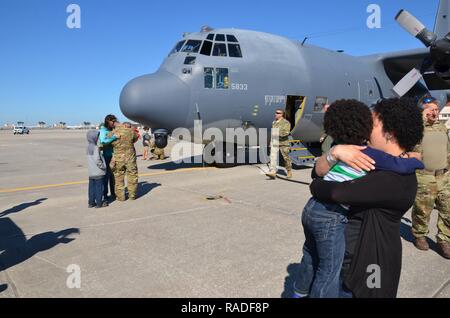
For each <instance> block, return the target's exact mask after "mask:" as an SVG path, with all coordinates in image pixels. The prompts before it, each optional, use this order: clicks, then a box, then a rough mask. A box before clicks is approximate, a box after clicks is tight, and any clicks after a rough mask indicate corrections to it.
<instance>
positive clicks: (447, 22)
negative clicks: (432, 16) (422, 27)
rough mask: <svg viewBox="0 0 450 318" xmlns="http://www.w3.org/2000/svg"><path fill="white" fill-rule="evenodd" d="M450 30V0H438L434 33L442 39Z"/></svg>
mask: <svg viewBox="0 0 450 318" xmlns="http://www.w3.org/2000/svg"><path fill="white" fill-rule="evenodd" d="M449 32H450V0H439V8H438V13H437V16H436V22H435V24H434V33H436V35H437V38H438V39H442V38H443V37H445V36H446V35H447V34H448V33H449Z"/></svg>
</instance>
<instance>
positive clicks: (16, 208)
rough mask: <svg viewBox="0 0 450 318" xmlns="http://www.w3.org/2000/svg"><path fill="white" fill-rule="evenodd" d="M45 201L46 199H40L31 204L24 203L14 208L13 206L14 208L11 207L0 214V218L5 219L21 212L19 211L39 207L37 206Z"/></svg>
mask: <svg viewBox="0 0 450 318" xmlns="http://www.w3.org/2000/svg"><path fill="white" fill-rule="evenodd" d="M46 200H48V199H47V198H42V199H38V200H35V201H33V202H26V203H22V204H19V205H16V206H14V207H12V208H10V209H8V210H5V211H3V212H1V213H0V217H5V216H8V215H10V214H14V213H19V212H21V211H23V210H25V209H27V208H29V207H32V206H36V205H39V204H41V203H42V202H44V201H46Z"/></svg>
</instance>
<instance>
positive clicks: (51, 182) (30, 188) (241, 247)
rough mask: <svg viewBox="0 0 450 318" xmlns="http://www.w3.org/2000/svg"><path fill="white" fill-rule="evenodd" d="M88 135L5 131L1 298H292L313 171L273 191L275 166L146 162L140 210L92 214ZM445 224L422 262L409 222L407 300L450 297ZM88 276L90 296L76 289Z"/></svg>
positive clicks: (0, 180) (123, 206)
mask: <svg viewBox="0 0 450 318" xmlns="http://www.w3.org/2000/svg"><path fill="white" fill-rule="evenodd" d="M85 134H86V131H62V130H55V131H51V130H48V131H32V132H31V134H30V135H24V136H14V135H13V134H12V132H10V131H0V154H1V155H0V270H1V271H0V297H250V298H253V297H263V298H265V297H275V298H278V297H287V296H289V295H290V293H291V291H292V288H291V286H292V282H293V279H294V277H295V274H296V271H297V269H298V263H299V262H300V259H301V256H302V253H301V248H302V244H303V242H304V236H303V229H302V226H301V223H300V215H301V212H302V209H303V207H304V205H305V203H306V202H307V200H308V199H309V197H310V194H309V188H308V184H309V182H310V181H311V180H310V172H311V171H310V169H301V170H295V171H294V180H293V181H287V180H283V179H276V180H268V179H267V178H266V177H265V175H264V174H263V171H264V169H266V167H265V165H247V166H238V167H235V168H230V169H217V168H212V167H205V166H203V164H189V163H184V164H174V163H173V162H172V161H171V160H170V159H166V160H164V161H143V160H141V158H140V157H139V158H138V165H139V173H140V178H139V182H140V190H139V198H138V200H137V201H127V202H123V203H120V202H113V203H112V204H111V205H110V206H109V207H107V208H102V209H88V207H87V180H88V178H87V168H86V155H85V153H86V145H87V143H86V137H85ZM137 151H138V154H142V141H141V140H140V141H139V142H138V143H137ZM166 154H167V155H169V154H170V147H169V148H168V149H166ZM436 218H437V217H436V213H433V218H432V221H431V233H430V236H429V237H430V242H431V243H432V247H433V250H430V251H428V252H421V251H418V250H417V249H415V248H414V246H413V244H412V243H411V242H412V235H411V233H410V226H411V222H410V220H411V216H410V214H409V213H408V214H407V215H406V216H405V219H404V222H403V224H402V229H401V235H402V242H403V268H402V276H401V283H400V289H399V295H398V296H399V297H408V298H409V297H442V298H448V297H450V261H448V260H445V259H443V258H442V257H441V256H440V255H438V254H437V253H436V251H435V248H436V244H435V243H434V242H435V238H434V235H435V234H436ZM78 269H79V270H80V272H79V273H80V276H79V277H80V282H81V286H80V287H81V288H69V287H77V286H76V284H75V283H74V282H76V281H77V279H76V278H77V277H78V276H76V275H77V274H78ZM74 275H75V276H74Z"/></svg>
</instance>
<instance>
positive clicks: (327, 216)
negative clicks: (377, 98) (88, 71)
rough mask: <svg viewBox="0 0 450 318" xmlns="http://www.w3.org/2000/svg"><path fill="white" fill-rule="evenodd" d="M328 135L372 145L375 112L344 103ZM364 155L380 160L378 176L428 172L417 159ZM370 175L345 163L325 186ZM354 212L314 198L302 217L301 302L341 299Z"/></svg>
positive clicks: (333, 114) (328, 118)
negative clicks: (350, 213)
mask: <svg viewBox="0 0 450 318" xmlns="http://www.w3.org/2000/svg"><path fill="white" fill-rule="evenodd" d="M324 128H325V132H326V134H327V135H329V136H331V137H332V138H333V140H334V141H335V143H337V144H340V145H358V146H361V145H365V144H366V143H367V141H368V140H369V138H370V136H371V133H372V129H373V119H372V114H371V111H370V110H369V107H367V106H366V105H365V104H363V103H361V102H359V101H357V100H338V101H336V102H334V103H333V104H332V105H331V106H330V107H329V109H328V111H327V113H326V115H325V118H324ZM364 152H365V153H366V154H367V155H369V156H370V157H371V158H373V159H375V160H376V164H375V167H376V169H377V170H384V171H393V172H395V173H399V174H411V173H414V172H415V171H416V169H423V164H422V163H421V162H420V161H418V160H417V159H402V158H397V157H394V156H392V155H390V154H386V153H384V152H382V151H380V150H376V149H373V148H367V149H366V150H364ZM365 175H366V173H365V172H364V171H358V170H356V169H353V168H352V167H350V166H349V165H347V164H345V163H344V162H336V164H334V166H333V167H332V168H331V170H330V171H329V172H328V173H327V175H326V176H325V178H324V180H326V181H333V182H345V181H351V180H357V179H359V178H362V177H364V176H365ZM349 208H350V207H349V206H347V205H343V204H337V203H336V204H333V203H326V202H321V201H320V200H317V199H315V198H311V199H310V201H309V202H308V204H307V205H306V206H305V208H304V210H303V213H302V224H303V229H304V232H305V238H306V241H305V244H304V247H303V258H302V262H301V264H300V275H299V279H298V281H297V282H296V284H295V288H294V289H295V294H296V295H297V296H298V297H305V296H309V297H338V296H339V291H340V279H339V278H340V272H341V266H342V261H343V259H344V252H345V236H344V232H345V231H344V230H345V224H346V223H347V214H348V210H349Z"/></svg>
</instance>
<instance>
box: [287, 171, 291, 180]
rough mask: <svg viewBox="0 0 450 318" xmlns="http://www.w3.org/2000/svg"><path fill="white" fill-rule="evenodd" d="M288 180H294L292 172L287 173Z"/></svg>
mask: <svg viewBox="0 0 450 318" xmlns="http://www.w3.org/2000/svg"><path fill="white" fill-rule="evenodd" d="M287 178H288V179H292V170H288V171H287Z"/></svg>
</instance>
